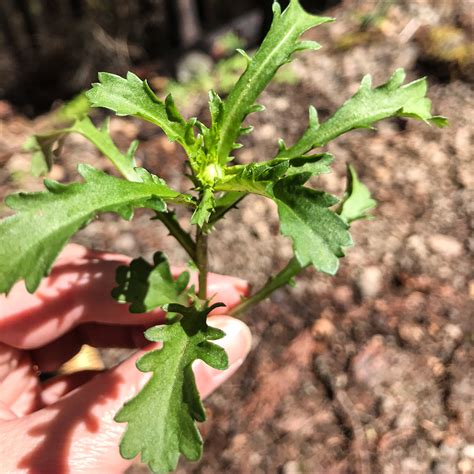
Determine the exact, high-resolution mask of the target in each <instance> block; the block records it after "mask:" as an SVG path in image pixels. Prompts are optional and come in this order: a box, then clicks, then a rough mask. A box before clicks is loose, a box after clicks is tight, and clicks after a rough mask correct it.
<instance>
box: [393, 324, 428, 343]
mask: <svg viewBox="0 0 474 474" xmlns="http://www.w3.org/2000/svg"><path fill="white" fill-rule="evenodd" d="M398 333H399V335H400V337H401V339H402V340H403V341H405V342H407V343H409V344H417V343H418V342H420V341H421V340H422V339H423V336H424V331H423V328H421V327H420V326H418V325H416V324H409V323H403V324H400V327H399V329H398Z"/></svg>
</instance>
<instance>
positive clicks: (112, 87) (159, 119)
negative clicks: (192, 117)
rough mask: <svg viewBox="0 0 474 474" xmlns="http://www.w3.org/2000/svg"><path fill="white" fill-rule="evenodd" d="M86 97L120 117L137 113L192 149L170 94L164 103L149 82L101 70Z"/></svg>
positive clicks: (129, 75)
mask: <svg viewBox="0 0 474 474" xmlns="http://www.w3.org/2000/svg"><path fill="white" fill-rule="evenodd" d="M99 81H100V82H99V83H96V84H93V85H92V89H91V90H89V91H88V92H87V97H88V99H89V100H90V101H91V104H92V105H93V106H94V107H104V108H106V109H110V110H112V111H114V112H115V113H116V114H117V115H119V116H127V115H130V116H134V117H139V118H142V119H144V120H147V121H149V122H151V123H154V124H155V125H158V127H160V128H161V129H162V130H163V131H164V132H165V133H166V135H167V136H168V138H169V139H170V140H171V141H177V142H178V143H180V144H181V145H182V146H183V147H184V148H185V149H186V150H188V149H189V143H188V141H189V137H190V136H189V133H187V127H186V121H185V120H184V118H183V117H182V116H181V114H180V113H179V112H178V110H177V109H176V106H175V105H174V102H173V99H172V97H171V96H170V95H169V96H168V97H167V99H166V101H165V102H163V101H161V100H160V99H158V97H156V95H155V94H154V92H153V91H152V90H151V88H150V86H149V85H148V83H147V82H146V81H142V80H141V79H140V78H139V77H138V76H136V75H135V74H133V73H132V72H129V73H128V74H127V77H126V79H125V78H122V77H120V76H117V75H115V74H109V73H106V72H101V73H99Z"/></svg>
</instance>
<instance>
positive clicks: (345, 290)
mask: <svg viewBox="0 0 474 474" xmlns="http://www.w3.org/2000/svg"><path fill="white" fill-rule="evenodd" d="M332 297H333V298H334V301H335V302H336V303H338V304H340V305H341V306H344V307H346V306H350V305H351V304H352V301H353V297H354V295H353V291H352V288H351V287H350V286H348V285H340V286H337V287H336V288H335V289H334V291H333V294H332Z"/></svg>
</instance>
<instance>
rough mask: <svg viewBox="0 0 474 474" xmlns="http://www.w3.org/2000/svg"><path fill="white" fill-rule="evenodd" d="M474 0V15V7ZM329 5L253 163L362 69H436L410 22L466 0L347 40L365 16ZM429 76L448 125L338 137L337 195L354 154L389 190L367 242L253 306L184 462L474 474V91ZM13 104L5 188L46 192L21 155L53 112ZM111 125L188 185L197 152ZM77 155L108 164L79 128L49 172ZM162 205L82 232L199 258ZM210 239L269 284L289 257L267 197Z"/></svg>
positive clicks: (421, 9) (260, 129)
mask: <svg viewBox="0 0 474 474" xmlns="http://www.w3.org/2000/svg"><path fill="white" fill-rule="evenodd" d="M448 3H449V2H446V4H448ZM407 5H408V6H407ZM433 5H434V6H433ZM450 5H451V6H452V5H453V3H450ZM454 5H455V3H454ZM462 5H464V6H463V8H467V10H466V11H467V12H468V13H469V12H471V14H472V4H471V9H469V2H467V3H463V4H462ZM466 5H467V7H466ZM459 8H461V3H459ZM330 13H332V14H333V15H334V16H336V17H338V18H339V19H340V21H339V22H338V24H336V25H335V26H334V27H322V28H320V31H319V32H318V34H317V38H318V39H319V40H320V42H321V43H323V44H325V45H328V46H327V47H326V48H325V49H323V50H321V51H320V52H318V53H314V54H310V55H304V56H303V57H302V58H301V59H300V60H299V61H298V62H297V63H296V66H295V67H296V70H297V73H298V76H299V78H300V80H299V84H298V85H297V86H289V85H275V86H271V87H270V88H269V89H268V90H267V91H266V92H265V93H264V95H263V98H262V100H261V102H262V103H264V104H265V105H266V106H267V111H266V112H264V113H262V114H259V115H255V116H254V117H253V119H252V122H253V124H254V125H255V128H256V129H255V132H254V133H253V135H252V136H250V137H249V138H248V139H247V140H246V147H245V148H244V149H242V150H241V151H240V152H239V154H238V160H239V161H240V162H249V161H254V160H259V159H265V158H268V157H271V156H272V152H273V151H274V150H275V147H276V141H277V138H278V137H280V136H283V137H284V138H285V140H286V141H287V143H291V142H292V141H294V139H295V138H296V137H297V136H298V134H299V133H301V131H302V130H303V129H304V128H305V125H306V115H307V112H306V111H307V106H308V105H309V104H310V103H312V104H314V105H316V106H317V108H318V110H319V112H320V117H321V118H322V119H324V118H325V117H326V116H327V115H328V114H329V113H331V112H332V111H334V110H335V108H336V107H337V106H338V104H340V103H341V101H343V100H344V98H345V97H348V96H349V95H350V94H352V93H353V92H354V91H355V90H356V88H357V85H358V83H359V82H360V79H361V77H362V76H363V75H364V74H365V73H371V74H373V76H374V82H375V83H380V82H381V81H383V80H385V79H386V78H387V77H388V76H389V75H390V74H391V72H393V71H394V70H395V69H396V68H397V67H404V68H406V70H407V71H408V78H409V79H413V78H415V77H417V76H420V75H423V74H424V71H423V70H421V69H420V67H419V64H420V62H419V58H420V51H419V46H418V43H417V41H416V38H415V37H416V35H414V36H413V37H408V38H407V35H408V33H410V31H408V33H407V31H406V28H407V27H408V26H409V22H410V21H411V19H413V18H414V19H415V20H416V21H418V22H420V23H421V24H422V25H425V24H431V25H436V24H443V22H444V23H446V22H448V21H451V20H452V18H453V16H452V14H453V13H452V10H449V9H448V8H447V7H443V8H438V7H436V3H434V2H431V3H430V2H422V1H420V2H414V3H413V4H412V3H410V4H408V3H407V4H402V6H396V7H393V8H392V9H391V10H390V12H389V14H388V17H387V19H386V21H385V23H384V24H385V26H384V28H383V29H382V30H381V31H379V32H378V33H377V35H375V36H376V37H375V38H372V39H371V40H370V41H368V42H365V43H362V44H359V45H355V46H353V47H352V48H350V49H349V50H347V51H345V52H340V51H337V50H336V48H335V44H336V42H337V39H338V38H340V36H341V35H343V34H344V33H345V32H347V31H350V29H351V28H353V27H354V23H353V13H354V12H353V11H352V10H351V9H349V10H343V9H339V10H336V11H334V12H330ZM468 27H469V25H468V26H466V28H468ZM403 32H404V33H405V34H403ZM401 33H402V34H401ZM408 36H409V35H408ZM429 82H430V86H431V87H430V97H431V98H432V100H433V104H434V109H435V111H436V112H437V113H441V114H443V115H446V116H448V117H449V119H450V127H449V128H447V129H443V130H439V129H435V128H430V127H428V126H426V125H424V124H422V123H413V122H406V121H404V120H398V121H389V122H385V123H382V124H380V126H379V127H378V130H377V131H358V132H352V133H350V134H347V135H345V136H343V137H341V138H339V139H338V140H336V141H335V142H334V143H333V144H331V145H330V146H329V151H330V152H331V153H333V154H334V155H335V156H336V158H337V162H336V165H335V171H334V173H333V174H331V175H327V176H324V177H323V178H321V179H319V181H318V182H317V183H316V184H317V185H318V186H321V187H323V188H324V189H326V190H328V191H330V192H333V193H340V192H341V191H342V190H343V188H344V174H345V164H346V163H347V162H351V163H353V164H354V166H355V168H356V169H357V170H358V172H359V174H360V177H361V179H362V180H363V181H364V182H365V183H366V184H367V185H368V186H369V188H370V189H371V190H372V191H373V194H374V196H375V198H376V199H377V200H378V202H379V205H378V208H377V210H376V212H375V217H376V219H375V220H373V221H370V222H360V223H356V224H355V225H354V227H353V235H354V239H355V241H356V247H355V248H353V249H351V250H350V251H349V252H348V255H347V257H346V258H344V259H343V260H342V262H341V269H340V271H339V273H338V275H337V276H336V277H334V278H331V277H329V276H324V275H321V274H318V273H316V272H314V271H311V270H308V271H306V272H305V273H304V274H303V275H302V276H301V277H299V278H298V282H297V285H296V287H295V288H285V289H282V290H279V291H278V292H276V293H275V294H274V295H273V296H272V297H271V298H270V300H269V301H267V302H264V303H262V304H260V305H259V306H258V307H257V308H255V309H254V310H251V311H250V312H249V313H248V314H247V315H246V316H245V319H246V321H247V322H248V324H249V325H250V326H251V328H252V331H253V333H254V347H253V351H252V352H251V354H250V356H249V358H248V360H247V362H246V363H245V365H244V366H243V367H242V369H241V370H240V372H239V373H238V374H237V375H236V376H234V378H233V379H232V380H231V381H230V382H229V383H227V384H226V385H225V386H224V387H222V388H221V389H220V390H219V391H218V392H217V393H215V394H214V395H213V396H212V397H210V398H209V399H208V400H207V404H206V405H207V410H208V421H207V422H206V423H205V424H204V425H203V426H202V431H203V435H204V439H205V443H206V447H205V454H204V457H203V459H202V460H201V461H200V462H199V463H197V464H189V463H188V464H186V463H182V464H180V467H179V470H178V472H180V473H191V472H192V473H202V474H204V473H206V474H207V473H217V472H227V473H229V474H234V473H235V474H245V473H275V472H281V473H284V474H298V473H324V474H326V473H334V474H336V473H352V472H354V473H361V474H366V473H371V472H372V473H384V474H392V473H393V474H399V473H407V474H412V473H428V472H432V473H436V474H450V473H455V472H459V473H463V474H467V473H471V472H474V444H473V443H474V433H473V431H472V426H473V411H472V408H473V404H472V396H473V375H472V368H471V364H472V356H473V348H472V319H471V318H472V316H471V314H472V299H473V297H474V279H473V276H472V273H471V269H472V258H471V255H472V254H471V253H470V251H471V250H472V246H473V244H474V241H473V240H472V223H473V180H474V173H473V169H472V166H473V165H472V138H473V137H472V119H473V110H474V108H473V105H474V103H473V102H474V95H473V92H472V84H470V83H469V81H468V80H466V79H465V78H464V80H461V79H459V78H457V77H451V78H450V80H448V81H445V80H444V81H439V80H438V79H437V78H436V77H435V76H430V77H429ZM0 105H1V107H0V118H1V121H0V127H1V130H2V133H1V137H0V160H1V159H3V160H4V162H6V164H5V165H4V166H3V167H2V168H1V169H0V184H1V188H0V192H1V194H2V195H5V194H7V193H9V192H11V191H12V190H15V189H19V188H21V189H25V188H26V189H30V190H31V189H40V187H41V185H40V183H39V182H38V181H37V180H35V179H33V178H29V177H27V175H26V171H27V167H28V158H27V157H26V156H25V155H24V154H22V153H21V152H19V151H17V152H15V153H13V155H12V153H11V152H10V151H11V150H14V149H15V148H16V147H18V146H19V145H20V144H21V142H22V141H23V140H24V138H25V136H27V134H28V133H30V131H31V130H32V128H33V127H37V126H38V120H37V121H36V122H34V123H33V122H29V121H28V120H26V119H24V118H22V117H19V116H17V115H16V114H15V113H14V111H12V110H11V109H10V107H9V104H5V103H1V104H0ZM201 105H202V104H200V103H196V104H192V105H190V107H189V108H190V110H189V113H193V114H196V113H202V110H201ZM112 130H113V132H114V135H115V138H116V140H117V142H118V143H119V144H120V145H121V146H123V147H126V146H127V144H128V143H129V141H130V140H131V139H134V138H136V137H138V138H139V139H140V140H141V141H142V143H141V146H140V148H139V152H138V158H139V159H140V161H141V163H142V164H143V165H145V166H146V167H148V168H150V169H152V170H154V171H155V172H157V173H158V174H159V175H161V176H163V177H164V178H166V179H167V180H169V181H170V183H171V184H172V185H173V186H175V187H180V186H181V187H182V186H185V185H186V184H185V182H184V181H183V179H182V178H180V174H179V173H180V172H181V171H182V168H183V160H182V155H181V154H180V153H179V151H178V150H177V149H176V147H175V146H174V145H173V144H170V143H168V142H167V141H166V140H165V139H164V137H163V136H162V135H161V134H160V132H159V131H157V130H155V129H154V128H152V127H151V126H149V125H143V124H141V123H139V122H137V121H135V120H122V119H120V120H118V119H114V120H113V121H112ZM9 150H10V151H9ZM2 153H3V155H2ZM2 157H3V158H2ZM77 161H82V162H87V163H91V164H94V165H97V166H99V167H102V168H103V169H109V167H108V164H107V163H106V162H105V161H104V160H99V159H98V155H97V153H96V152H95V151H94V150H93V149H92V148H91V146H90V145H88V144H87V143H85V142H84V140H82V139H80V138H78V137H71V138H69V139H68V141H67V143H66V146H65V149H64V151H63V154H62V158H61V159H60V161H59V162H58V164H57V165H56V166H55V167H54V169H53V173H52V176H53V177H54V178H55V179H59V180H61V181H62V180H65V181H66V180H69V179H71V178H74V177H75V176H76V172H75V165H76V163H77ZM0 212H2V213H4V214H5V213H7V212H8V211H7V210H6V208H2V209H1V210H0ZM149 217H150V215H149V214H147V213H139V214H138V215H137V217H136V218H135V220H134V221H133V222H132V223H128V222H121V221H118V220H117V219H116V218H114V217H113V216H105V217H103V218H101V219H100V220H98V221H96V222H94V223H92V224H91V225H90V226H89V227H87V228H86V229H85V230H83V231H81V232H80V234H79V235H78V236H77V237H75V241H76V242H80V243H83V244H85V245H88V246H91V247H94V248H99V249H109V250H115V251H119V252H123V253H126V254H129V255H131V256H138V255H140V254H144V255H146V256H148V257H149V256H150V255H151V254H152V253H153V251H154V250H156V249H160V250H164V251H165V252H166V253H168V255H169V256H170V258H171V260H172V261H173V262H176V263H177V262H183V261H185V255H184V253H183V252H181V251H180V250H179V249H177V248H176V246H175V245H174V243H173V241H172V240H171V239H170V238H169V237H167V236H166V231H165V230H164V229H163V228H161V227H160V225H159V224H157V223H156V222H151V221H150V220H149ZM185 217H186V216H182V218H183V222H184V218H185ZM210 246H211V249H212V259H211V266H212V269H213V270H214V271H217V272H222V273H227V274H233V275H237V276H239V277H243V278H246V279H248V280H249V281H250V282H251V283H252V284H253V285H254V286H256V287H258V286H259V285H260V284H261V283H262V282H263V281H265V279H266V278H267V276H268V275H269V274H271V273H274V272H275V271H277V270H278V269H279V268H281V267H282V266H283V265H284V264H285V262H286V261H287V260H288V258H289V257H290V254H291V248H290V245H289V244H288V242H287V241H286V240H285V239H283V238H282V237H280V236H279V235H278V222H277V218H276V210H275V208H274V206H273V205H272V204H271V203H269V202H266V201H263V200H261V199H258V198H248V199H246V200H245V201H244V202H243V203H242V204H241V205H240V206H239V210H237V211H233V212H232V213H231V214H229V215H228V217H226V219H225V220H224V221H223V222H222V223H221V224H219V225H218V227H217V231H216V232H215V234H213V235H212V236H211V239H210ZM140 469H141V468H140V467H137V468H136V472H138V471H139V470H140ZM140 472H141V471H140Z"/></svg>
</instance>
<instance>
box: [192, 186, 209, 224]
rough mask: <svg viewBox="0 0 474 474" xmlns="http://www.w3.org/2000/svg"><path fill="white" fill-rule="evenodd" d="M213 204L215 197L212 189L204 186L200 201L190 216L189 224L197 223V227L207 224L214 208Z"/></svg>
mask: <svg viewBox="0 0 474 474" xmlns="http://www.w3.org/2000/svg"><path fill="white" fill-rule="evenodd" d="M214 206H215V199H214V192H213V190H212V189H211V188H204V190H203V193H202V198H201V201H200V202H199V204H198V206H197V207H196V210H195V211H194V213H193V215H192V216H191V224H194V225H198V226H199V227H203V226H204V225H205V224H207V222H209V218H210V216H211V213H212V211H213V210H214Z"/></svg>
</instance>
